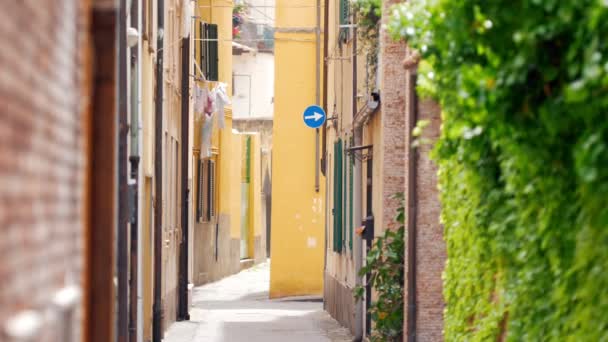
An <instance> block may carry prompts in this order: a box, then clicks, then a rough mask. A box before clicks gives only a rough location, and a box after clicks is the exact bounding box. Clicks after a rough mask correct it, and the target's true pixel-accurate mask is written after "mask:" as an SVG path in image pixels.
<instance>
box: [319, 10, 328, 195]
mask: <svg viewBox="0 0 608 342" xmlns="http://www.w3.org/2000/svg"><path fill="white" fill-rule="evenodd" d="M324 5H325V10H324V12H323V109H324V110H325V113H329V110H328V108H327V101H328V99H327V74H328V73H329V70H328V68H329V64H328V63H327V57H328V52H327V50H328V49H329V0H325V4H324ZM321 151H322V155H321V172H322V173H323V175H324V176H326V172H327V121H326V122H325V123H324V124H323V142H322V144H321ZM326 203H327V202H326Z"/></svg>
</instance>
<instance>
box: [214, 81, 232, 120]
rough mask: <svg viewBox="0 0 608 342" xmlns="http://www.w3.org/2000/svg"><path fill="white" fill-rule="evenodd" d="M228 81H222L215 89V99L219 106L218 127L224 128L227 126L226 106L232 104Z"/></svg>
mask: <svg viewBox="0 0 608 342" xmlns="http://www.w3.org/2000/svg"><path fill="white" fill-rule="evenodd" d="M226 87H227V85H226V83H220V84H219V85H218V86H217V87H216V89H215V95H216V96H215V101H216V106H217V127H218V128H219V129H223V128H224V127H226V115H225V112H224V107H226V105H229V104H230V97H228V94H227V91H226Z"/></svg>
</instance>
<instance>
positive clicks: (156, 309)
mask: <svg viewBox="0 0 608 342" xmlns="http://www.w3.org/2000/svg"><path fill="white" fill-rule="evenodd" d="M157 11H158V32H157V43H156V101H155V115H154V190H155V191H154V304H153V308H152V311H153V314H152V325H153V328H152V339H153V342H161V340H162V327H161V324H162V315H163V313H162V292H161V291H162V288H161V286H162V279H163V278H162V250H163V241H162V238H163V227H162V218H163V211H162V210H163V206H162V196H163V159H162V155H163V148H162V145H163V85H164V82H163V54H164V51H163V40H164V37H163V35H164V32H163V29H164V20H165V6H164V0H158V8H157Z"/></svg>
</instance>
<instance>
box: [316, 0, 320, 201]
mask: <svg viewBox="0 0 608 342" xmlns="http://www.w3.org/2000/svg"><path fill="white" fill-rule="evenodd" d="M315 36H316V44H315V48H316V77H317V82H316V84H315V87H316V89H315V104H316V105H319V104H320V103H321V0H317V28H316V30H315ZM319 138H320V137H319V129H318V128H316V129H315V191H316V192H319V189H320V185H319V172H320V168H319V163H320V159H319Z"/></svg>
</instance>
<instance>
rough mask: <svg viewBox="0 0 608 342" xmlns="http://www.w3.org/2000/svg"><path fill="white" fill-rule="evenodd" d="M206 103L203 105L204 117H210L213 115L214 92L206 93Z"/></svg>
mask: <svg viewBox="0 0 608 342" xmlns="http://www.w3.org/2000/svg"><path fill="white" fill-rule="evenodd" d="M206 95H207V101H206V103H205V115H207V116H211V115H213V113H215V91H214V90H211V91H207V93H206Z"/></svg>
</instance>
